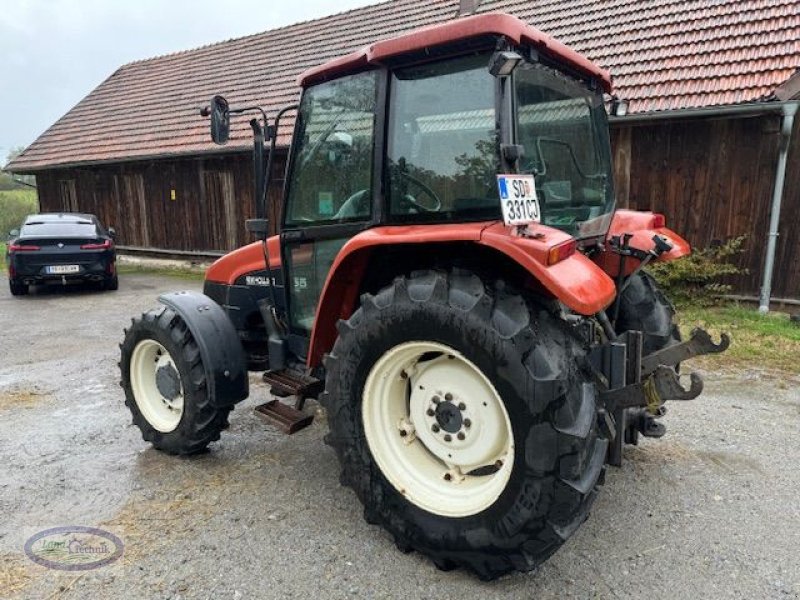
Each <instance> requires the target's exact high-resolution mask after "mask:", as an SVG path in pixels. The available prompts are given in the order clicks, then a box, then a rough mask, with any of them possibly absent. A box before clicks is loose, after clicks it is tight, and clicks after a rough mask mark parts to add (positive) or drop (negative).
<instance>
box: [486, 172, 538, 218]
mask: <svg viewBox="0 0 800 600" xmlns="http://www.w3.org/2000/svg"><path fill="white" fill-rule="evenodd" d="M497 188H498V189H499V191H500V207H501V208H502V209H503V222H504V223H505V224H506V225H527V224H528V223H539V222H541V220H542V215H541V213H540V211H539V199H538V198H537V197H536V184H535V182H534V180H533V175H498V176H497Z"/></svg>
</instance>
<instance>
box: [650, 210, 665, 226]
mask: <svg viewBox="0 0 800 600" xmlns="http://www.w3.org/2000/svg"><path fill="white" fill-rule="evenodd" d="M666 226H667V218H666V217H665V216H664V215H662V214H661V213H653V220H652V222H651V224H650V227H652V228H653V229H660V228H661V227H666Z"/></svg>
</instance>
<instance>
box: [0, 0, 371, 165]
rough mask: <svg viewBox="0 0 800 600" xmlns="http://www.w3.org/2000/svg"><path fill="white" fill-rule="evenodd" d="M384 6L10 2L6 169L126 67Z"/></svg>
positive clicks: (5, 18)
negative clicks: (9, 159)
mask: <svg viewBox="0 0 800 600" xmlns="http://www.w3.org/2000/svg"><path fill="white" fill-rule="evenodd" d="M377 1H378V0H337V2H335V3H334V2H330V1H328V2H324V1H323V0H299V1H286V2H275V1H270V0H225V1H223V2H220V1H219V0H123V1H119V0H8V1H7V2H3V6H2V8H1V9H0V115H2V121H1V122H0V164H3V163H4V162H5V158H6V155H7V154H8V151H9V150H10V149H11V148H14V147H17V146H27V145H28V144H30V143H31V142H33V141H34V140H35V139H36V138H37V137H38V136H39V135H40V134H41V133H42V132H44V130H45V129H47V128H48V127H50V125H52V124H53V123H54V122H55V121H57V120H58V119H59V118H60V117H61V116H62V115H64V113H66V112H67V111H68V110H69V109H70V108H72V107H73V106H74V105H75V104H77V103H78V102H79V101H80V100H81V98H83V97H84V96H85V95H86V94H88V93H89V92H90V91H91V90H92V89H93V88H95V87H96V86H97V85H98V84H99V83H100V82H102V81H103V80H104V79H105V78H106V77H108V76H109V75H111V73H113V72H114V71H116V70H117V68H118V67H119V66H121V65H123V64H125V63H128V62H131V61H133V60H138V59H141V58H149V57H151V56H156V55H159V54H165V53H167V52H175V51H177V50H186V49H188V48H195V47H197V46H202V45H205V44H209V43H213V42H218V41H221V40H226V39H229V38H232V37H240V36H243V35H248V34H251V33H257V32H260V31H266V30H267V29H274V28H275V27H280V26H282V25H289V24H292V23H297V22H298V21H305V20H307V19H313V18H316V17H321V16H325V15H329V14H332V13H335V12H342V11H344V10H348V9H351V8H356V7H358V6H364V5H367V4H375V3H377Z"/></svg>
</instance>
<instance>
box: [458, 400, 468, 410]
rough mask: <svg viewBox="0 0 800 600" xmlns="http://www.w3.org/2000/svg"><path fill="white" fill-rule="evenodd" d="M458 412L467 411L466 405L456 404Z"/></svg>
mask: <svg viewBox="0 0 800 600" xmlns="http://www.w3.org/2000/svg"><path fill="white" fill-rule="evenodd" d="M458 410H467V405H466V404H464V403H463V402H459V403H458Z"/></svg>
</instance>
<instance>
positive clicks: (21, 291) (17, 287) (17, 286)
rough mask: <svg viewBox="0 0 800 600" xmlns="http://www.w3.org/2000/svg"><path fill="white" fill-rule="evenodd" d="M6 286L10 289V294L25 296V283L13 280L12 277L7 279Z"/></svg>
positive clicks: (26, 289) (26, 292)
mask: <svg viewBox="0 0 800 600" xmlns="http://www.w3.org/2000/svg"><path fill="white" fill-rule="evenodd" d="M8 287H9V289H10V290H11V295H12V296H26V295H27V294H28V286H27V284H24V283H20V282H17V281H14V280H13V279H9V280H8Z"/></svg>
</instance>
